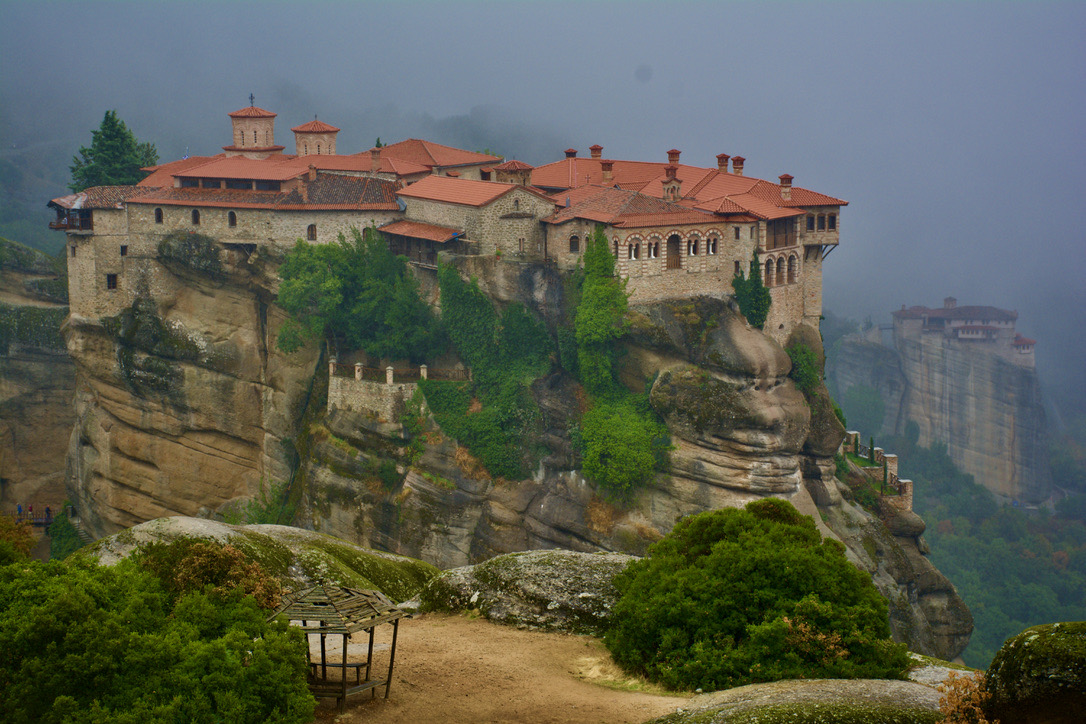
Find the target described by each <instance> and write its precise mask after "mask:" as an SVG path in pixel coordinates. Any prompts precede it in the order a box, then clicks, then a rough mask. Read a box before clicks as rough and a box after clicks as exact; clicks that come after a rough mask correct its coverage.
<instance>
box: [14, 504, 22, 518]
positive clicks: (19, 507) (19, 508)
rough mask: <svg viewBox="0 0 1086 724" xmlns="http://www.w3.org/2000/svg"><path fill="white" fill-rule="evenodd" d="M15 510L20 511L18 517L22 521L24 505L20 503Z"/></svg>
mask: <svg viewBox="0 0 1086 724" xmlns="http://www.w3.org/2000/svg"><path fill="white" fill-rule="evenodd" d="M15 510H17V511H19V512H18V517H19V519H20V520H21V519H22V517H23V504H22V503H19V504H18V505H16V506H15Z"/></svg>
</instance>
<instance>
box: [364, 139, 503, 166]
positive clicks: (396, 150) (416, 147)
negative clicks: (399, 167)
mask: <svg viewBox="0 0 1086 724" xmlns="http://www.w3.org/2000/svg"><path fill="white" fill-rule="evenodd" d="M381 157H382V158H386V157H387V158H396V159H399V160H401V161H410V162H412V163H417V164H421V165H423V166H426V167H427V168H433V167H434V166H471V165H474V164H480V163H495V162H500V161H501V160H502V159H501V156H491V155H489V154H485V153H475V152H473V151H465V150H463V149H460V148H453V147H452V146H443V145H441V144H440V143H434V142H432V141H423V140H421V139H418V138H408V139H407V140H405V141H400V142H399V143H392V144H389V145H387V146H383V147H382V148H381Z"/></svg>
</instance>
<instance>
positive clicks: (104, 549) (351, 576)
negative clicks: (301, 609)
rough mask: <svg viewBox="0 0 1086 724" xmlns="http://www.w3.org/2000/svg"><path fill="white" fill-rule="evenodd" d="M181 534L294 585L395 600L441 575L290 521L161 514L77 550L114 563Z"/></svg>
mask: <svg viewBox="0 0 1086 724" xmlns="http://www.w3.org/2000/svg"><path fill="white" fill-rule="evenodd" d="M180 538H197V539H205V540H213V541H217V542H219V543H222V544H226V543H229V544H230V545H233V546H234V547H236V548H238V549H240V550H241V551H242V552H243V553H245V555H246V556H247V557H248V558H250V559H252V560H255V561H257V562H258V563H260V564H261V565H262V566H264V568H266V569H267V570H268V571H269V572H270V573H271V574H272V575H275V576H277V577H279V578H280V579H281V580H282V581H283V582H284V585H286V586H288V587H289V588H300V587H303V586H307V585H311V584H313V583H315V582H318V581H327V582H331V583H336V584H339V585H343V586H349V587H351V588H363V589H375V590H378V591H381V592H382V593H384V594H385V595H387V596H388V597H389V598H391V599H392V600H393V601H397V602H399V601H405V600H407V599H409V598H411V597H413V596H415V595H417V594H418V593H419V591H420V590H422V588H423V586H425V585H426V584H427V583H428V582H429V581H430V579H431V578H433V577H434V576H435V575H437V574H438V573H439V571H438V569H437V568H435V567H434V566H432V565H430V564H429V563H425V562H423V561H418V560H415V559H413V558H407V557H405V556H398V555H394V554H392V553H385V552H383V551H375V550H370V549H367V548H361V547H359V546H356V545H353V544H351V543H347V542H346V541H342V540H340V539H338V538H333V537H331V536H328V535H324V534H323V533H316V532H314V531H310V530H303V529H301V528H291V527H289V526H285V525H227V524H226V523H219V522H217V521H212V520H205V519H203V518H185V517H181V516H178V517H174V518H156V519H155V520H150V521H148V522H146V523H141V524H140V525H137V526H135V527H133V528H129V529H127V530H123V531H121V532H120V533H117V534H115V535H112V536H109V537H108V538H103V539H102V540H99V541H97V542H95V543H94V544H92V545H90V546H87V547H86V548H83V549H81V550H80V551H78V552H77V553H75V554H73V557H75V558H83V559H87V560H94V561H97V562H98V563H100V564H103V565H112V564H114V563H116V562H117V561H119V560H121V559H122V558H126V557H128V556H129V555H131V554H132V553H133V552H134V551H135V550H137V549H138V548H139V547H140V546H141V545H145V544H148V543H154V542H159V543H171V542H173V541H175V540H178V539H180Z"/></svg>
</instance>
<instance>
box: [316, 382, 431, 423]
mask: <svg viewBox="0 0 1086 724" xmlns="http://www.w3.org/2000/svg"><path fill="white" fill-rule="evenodd" d="M418 387H419V385H418V383H417V382H393V383H392V384H387V383H385V382H374V381H371V380H356V379H355V378H354V377H339V376H332V377H329V378H328V411H329V412H331V410H332V408H333V407H334V408H338V409H341V410H351V411H353V412H362V413H369V414H373V415H376V416H377V417H378V418H380V419H381V421H382V422H399V421H400V418H401V417H402V416H403V412H404V409H405V406H406V404H407V401H408V400H410V399H411V397H412V395H414V394H415V390H417V389H418Z"/></svg>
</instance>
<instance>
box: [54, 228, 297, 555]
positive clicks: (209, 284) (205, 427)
mask: <svg viewBox="0 0 1086 724" xmlns="http://www.w3.org/2000/svg"><path fill="white" fill-rule="evenodd" d="M215 253H216V254H218V256H219V258H220V261H221V272H219V273H216V274H214V275H209V274H207V273H202V271H201V270H200V269H199V268H195V269H194V268H192V267H190V266H186V265H185V264H184V263H181V262H178V261H176V260H171V259H161V258H160V259H145V260H142V263H143V264H144V265H146V266H150V265H154V266H155V269H154V272H155V273H154V276H153V278H154V281H155V291H154V294H152V293H151V291H150V289H149V288H145V289H142V290H140V293H139V294H138V295H137V297H136V300H135V302H134V303H133V304H132V306H131V308H129V309H127V310H125V311H123V312H122V313H121V314H119V315H117V316H115V317H109V318H94V319H92V318H86V317H78V316H76V315H72V316H71V318H70V319H69V321H68V325H67V330H66V332H67V342H68V351H69V354H70V355H71V358H72V360H73V361H74V362H75V366H76V391H75V411H76V416H77V421H76V424H75V428H74V431H73V432H72V434H71V439H70V442H69V448H68V488H69V495H70V497H71V499H72V501H73V502H74V504H75V506H76V510H77V511H78V513H79V515H80V517H81V519H82V523H83V526H84V528H85V529H87V530H88V532H90V533H92V534H93V535H95V536H96V537H100V536H103V535H108V534H110V533H114V532H116V531H118V530H120V529H121V528H125V527H129V526H132V525H135V524H137V523H141V522H143V521H146V520H150V519H152V518H158V517H162V516H167V515H196V514H198V513H200V512H209V511H216V510H220V509H221V508H222V507H223V506H224V504H226V503H228V502H229V501H232V500H236V499H238V498H246V497H250V496H253V495H254V494H255V493H256V492H257V491H258V489H259V486H260V484H261V481H262V480H288V479H289V478H290V477H291V475H292V474H293V469H294V466H295V464H296V458H297V456H296V452H295V450H294V447H293V443H292V439H293V437H294V435H295V434H296V431H297V429H298V424H299V421H300V419H301V416H302V415H301V413H302V409H303V408H304V405H305V402H306V400H307V397H308V395H309V393H310V391H311V381H312V378H313V368H314V365H315V362H316V353H315V352H304V351H303V352H299V353H295V354H294V355H289V356H287V355H284V354H282V353H280V352H278V351H277V350H275V348H274V345H273V342H274V339H275V336H274V335H275V331H276V329H277V328H278V326H279V324H280V323H281V322H282V319H283V317H282V313H281V311H280V310H278V308H277V307H274V306H272V305H271V303H270V302H271V300H272V299H273V298H274V294H275V283H276V281H275V279H276V278H275V275H274V273H272V274H268V273H267V269H268V268H269V267H268V266H267V259H266V258H264V257H261V256H260V255H258V254H255V253H247V252H246V251H244V250H225V249H218V250H216V252H215ZM270 268H271V269H272V271H273V272H274V268H275V267H274V266H272V267H270ZM148 277H151V275H150V274H149V275H148Z"/></svg>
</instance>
